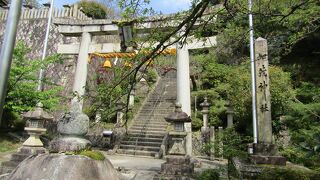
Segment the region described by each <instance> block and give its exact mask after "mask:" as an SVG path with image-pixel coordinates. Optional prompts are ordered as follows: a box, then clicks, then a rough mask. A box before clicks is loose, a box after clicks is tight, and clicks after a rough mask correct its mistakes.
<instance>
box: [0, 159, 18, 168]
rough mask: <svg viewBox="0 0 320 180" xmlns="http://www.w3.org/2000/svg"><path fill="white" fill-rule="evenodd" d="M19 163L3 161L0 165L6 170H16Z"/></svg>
mask: <svg viewBox="0 0 320 180" xmlns="http://www.w3.org/2000/svg"><path fill="white" fill-rule="evenodd" d="M19 163H20V162H17V161H5V162H2V163H1V166H4V167H7V168H16V167H17V166H18V165H19Z"/></svg>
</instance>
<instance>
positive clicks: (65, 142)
mask: <svg viewBox="0 0 320 180" xmlns="http://www.w3.org/2000/svg"><path fill="white" fill-rule="evenodd" d="M90 148H91V142H90V141H88V140H86V139H84V138H80V137H60V138H57V139H54V140H52V141H51V142H50V146H49V151H50V152H56V153H58V152H68V151H81V150H85V149H90Z"/></svg>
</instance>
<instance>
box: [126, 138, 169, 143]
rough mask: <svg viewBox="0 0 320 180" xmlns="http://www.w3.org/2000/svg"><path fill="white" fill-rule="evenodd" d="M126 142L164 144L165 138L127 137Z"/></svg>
mask: <svg viewBox="0 0 320 180" xmlns="http://www.w3.org/2000/svg"><path fill="white" fill-rule="evenodd" d="M124 140H125V141H144V142H156V143H162V141H163V137H161V138H150V137H149V138H148V137H126V138H125V139H124Z"/></svg>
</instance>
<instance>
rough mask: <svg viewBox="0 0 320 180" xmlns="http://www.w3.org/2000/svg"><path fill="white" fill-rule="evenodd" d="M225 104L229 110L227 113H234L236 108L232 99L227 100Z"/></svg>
mask: <svg viewBox="0 0 320 180" xmlns="http://www.w3.org/2000/svg"><path fill="white" fill-rule="evenodd" d="M224 106H225V107H226V108H227V111H226V113H227V114H234V108H233V106H232V105H231V103H230V101H227V102H226V104H225V105H224Z"/></svg>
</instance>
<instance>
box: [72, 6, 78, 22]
mask: <svg viewBox="0 0 320 180" xmlns="http://www.w3.org/2000/svg"><path fill="white" fill-rule="evenodd" d="M78 7H79V6H78V4H77V3H75V4H74V5H73V8H72V10H73V12H72V16H73V17H74V18H77V17H78V10H79V8H78Z"/></svg>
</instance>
